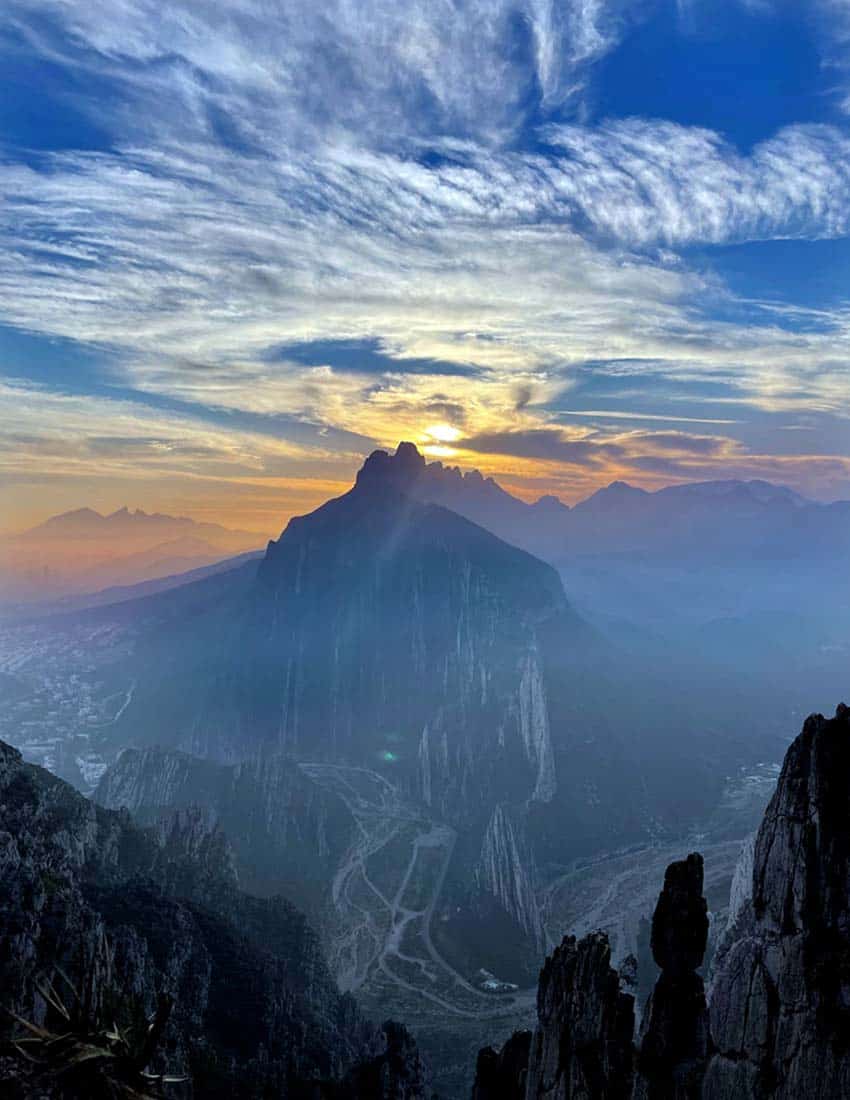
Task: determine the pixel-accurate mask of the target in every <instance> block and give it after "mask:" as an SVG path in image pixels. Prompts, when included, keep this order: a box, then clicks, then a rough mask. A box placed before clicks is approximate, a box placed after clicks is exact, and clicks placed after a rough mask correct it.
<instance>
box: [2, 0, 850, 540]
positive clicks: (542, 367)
mask: <svg viewBox="0 0 850 1100" xmlns="http://www.w3.org/2000/svg"><path fill="white" fill-rule="evenodd" d="M0 65H1V66H2V68H0V71H2V73H3V76H2V81H3V85H4V88H3V94H2V96H0V195H2V204H0V529H8V530H17V529H22V528H24V527H26V526H29V525H31V524H32V523H35V522H38V521H40V520H41V519H44V518H45V517H46V516H48V515H50V514H53V513H55V512H58V511H63V510H66V509H70V508H76V507H81V506H83V505H88V506H91V507H96V508H99V509H100V510H102V511H108V510H111V509H113V508H117V507H119V506H121V505H125V504H126V505H129V506H130V507H143V508H146V509H147V510H160V511H168V512H177V513H180V514H188V515H192V516H195V517H196V518H198V519H203V520H216V521H218V522H223V523H226V524H228V525H230V526H238V527H242V528H248V529H251V530H256V531H258V532H264V533H276V532H277V531H279V530H280V528H281V527H282V525H283V522H284V521H285V519H286V518H287V517H288V516H289V515H291V514H293V513H300V512H304V511H307V510H309V509H310V508H312V507H314V506H315V505H316V504H318V503H320V502H321V501H322V500H324V499H326V498H327V497H328V496H329V495H332V494H334V493H336V492H338V491H340V490H341V489H343V488H345V487H346V486H347V485H348V484H349V483H350V481H351V477H352V475H353V473H354V472H355V470H356V469H357V467H358V466H359V464H360V463H361V461H362V458H363V456H364V455H365V454H367V453H368V452H369V451H370V450H372V449H373V448H375V447H378V446H383V447H392V446H394V445H395V443H396V442H397V441H398V440H400V439H411V440H413V441H414V442H416V443H417V444H419V445H420V447H421V448H422V449H423V450H424V451H425V452H426V454H428V455H430V456H431V457H432V458H439V459H441V460H442V461H444V462H447V463H449V464H452V465H454V464H458V465H460V466H462V467H463V468H472V467H475V468H478V469H481V470H482V471H483V472H485V473H488V474H493V475H494V476H496V477H497V479H498V480H499V481H500V482H501V483H502V484H503V485H505V486H506V487H507V488H509V489H511V490H512V491H514V492H516V493H518V494H519V495H521V496H523V497H524V498H526V499H534V498H535V497H537V496H539V495H540V494H542V493H555V494H557V495H559V496H560V497H561V498H562V499H563V500H565V501H567V502H572V501H575V500H577V499H580V498H582V497H584V496H587V495H588V494H589V493H590V492H592V491H593V490H594V489H596V488H599V487H600V486H602V485H604V484H607V483H608V482H610V481H612V480H615V479H622V480H627V481H629V482H631V483H633V484H636V485H642V486H644V487H646V488H649V489H652V488H657V487H660V486H662V485H666V484H673V483H677V482H681V481H694V480H708V479H714V478H727V477H734V478H754V477H757V478H766V479H768V480H772V481H776V482H781V483H783V484H787V485H790V486H792V487H794V488H795V489H797V490H798V491H801V492H804V493H806V494H808V495H811V496H813V497H817V498H819V499H824V500H830V499H837V498H841V497H850V421H848V405H850V401H848V399H850V239H848V238H849V237H850V0H805V2H791V0H788V2H781V0H711V2H709V0H678V2H676V0H557V2H556V0H513V2H506V0H322V2H321V3H317V2H316V0H284V2H279V0H229V2H228V3H221V2H211V0H185V2H184V0H170V2H169V3H168V4H164V5H163V4H160V3H156V2H154V0H6V4H5V5H4V20H3V24H2V26H0Z"/></svg>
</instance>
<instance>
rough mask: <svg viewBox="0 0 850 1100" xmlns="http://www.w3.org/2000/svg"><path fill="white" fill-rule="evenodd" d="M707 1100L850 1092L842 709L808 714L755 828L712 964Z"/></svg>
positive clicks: (848, 806) (847, 724) (846, 724)
mask: <svg viewBox="0 0 850 1100" xmlns="http://www.w3.org/2000/svg"><path fill="white" fill-rule="evenodd" d="M711 1028H712V1035H713V1038H714V1042H715V1044H716V1046H717V1048H718V1053H717V1055H716V1056H715V1057H714V1058H713V1059H712V1061H711V1064H710V1066H709V1070H708V1075H707V1078H706V1083H705V1090H704V1095H705V1097H706V1100H727V1098H732V1097H735V1098H738V1097H740V1098H747V1097H752V1098H753V1100H756V1098H757V1100H792V1098H796V1097H803V1096H812V1097H814V1096H822V1097H841V1096H848V1095H850V1044H848V1039H847V1037H848V1035H849V1034H850V710H848V708H847V707H844V706H840V707H839V708H838V711H837V713H836V715H835V717H834V718H833V719H825V718H823V717H822V716H820V715H814V716H812V717H811V718H809V719H808V720H807V721H806V724H805V726H804V727H803V731H802V733H801V734H800V735H799V737H798V738H797V739H796V741H795V742H794V743H793V744H792V746H791V748H790V749H789V750H788V753H787V755H786V758H785V763H784V766H783V769H782V773H781V775H780V778H779V783H778V785H777V788H776V792H775V794H774V796H773V798H772V799H771V802H770V804H769V806H768V808H767V811H766V813H765V816H764V821H763V822H762V825H761V828H760V829H759V832H758V836H757V838H756V842H755V849H754V852H753V860H752V889H751V900H746V899H744V900H743V902H742V903H741V905H740V907H739V913H738V918H737V922H736V924H735V926H734V927H733V928H732V929H731V930H730V933H729V936H728V937H727V940H726V942H725V943H724V945H723V947H722V948H721V954H720V958H719V959H718V961H717V963H716V965H715V972H714V981H713V986H712V996H711Z"/></svg>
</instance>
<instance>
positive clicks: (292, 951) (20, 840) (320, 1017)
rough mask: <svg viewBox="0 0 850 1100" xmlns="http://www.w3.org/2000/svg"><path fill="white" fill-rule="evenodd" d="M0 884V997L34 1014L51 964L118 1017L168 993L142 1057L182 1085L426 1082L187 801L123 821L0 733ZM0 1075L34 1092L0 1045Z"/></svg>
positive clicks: (350, 1097) (301, 1093)
mask: <svg viewBox="0 0 850 1100" xmlns="http://www.w3.org/2000/svg"><path fill="white" fill-rule="evenodd" d="M0 896H2V898H3V904H2V905H0V990H2V991H3V1000H4V1002H5V1007H6V1008H8V1009H11V1010H12V1011H14V1012H16V1013H18V1014H19V1015H20V1016H22V1017H24V1018H27V1019H31V1020H34V1021H36V1022H42V1021H44V1019H45V1016H46V1014H47V1006H46V1004H45V1001H44V1000H43V998H42V997H41V996H40V994H39V993H38V992H37V990H36V982H37V979H38V977H39V975H41V974H51V973H54V972H55V969H56V968H57V967H61V968H62V969H63V970H64V971H65V972H66V973H67V974H68V975H70V977H71V979H72V980H73V981H74V983H75V984H77V985H78V986H80V987H82V986H83V984H84V982H86V983H88V984H89V985H90V987H91V990H92V994H93V1000H94V1001H98V1002H101V1007H102V1008H103V1009H104V1010H105V1009H106V1007H107V1006H108V1005H114V1006H116V1012H117V1013H118V1014H119V1015H120V1016H122V1017H123V1019H121V1020H119V1021H117V1022H118V1023H119V1025H120V1026H125V1025H126V1024H127V1023H128V1022H131V1021H132V1019H136V1018H138V1017H139V1014H141V1013H144V1014H146V1015H147V1014H151V1013H152V1012H153V1011H154V1009H155V1007H156V1005H157V1002H158V999H159V997H160V995H161V994H167V995H168V996H169V997H171V998H173V1000H174V1008H173V1011H172V1013H171V1017H170V1020H169V1022H168V1025H167V1031H166V1033H165V1037H164V1044H163V1047H162V1053H161V1055H160V1058H161V1062H159V1063H156V1062H155V1063H154V1064H153V1066H152V1068H154V1069H157V1070H161V1069H162V1068H163V1067H164V1066H167V1068H168V1070H169V1071H170V1072H175V1073H184V1072H185V1073H186V1074H188V1076H189V1077H190V1079H191V1084H190V1085H186V1086H182V1093H183V1095H184V1096H197V1097H201V1096H203V1097H245V1098H246V1100H247V1098H249V1097H251V1098H255V1097H258V1096H275V1097H291V1098H293V1100H294V1098H302V1097H303V1098H305V1100H306V1098H310V1100H317V1098H325V1097H328V1098H339V1100H367V1098H368V1100H372V1098H373V1097H375V1096H380V1097H382V1098H385V1100H419V1098H424V1096H425V1095H426V1093H425V1089H424V1085H423V1073H422V1066H421V1063H420V1062H419V1059H418V1055H417V1054H416V1051H415V1047H414V1046H413V1045H412V1043H411V1041H410V1040H409V1038H408V1037H407V1036H406V1035H405V1034H404V1032H403V1030H399V1029H398V1028H397V1027H395V1026H390V1025H387V1027H386V1028H385V1029H384V1031H383V1032H381V1031H380V1030H379V1029H376V1028H374V1027H373V1026H372V1025H370V1024H368V1023H366V1022H365V1021H364V1020H363V1018H362V1017H361V1016H360V1015H359V1013H358V1011H357V1008H356V1005H355V1004H354V1001H353V1000H352V999H351V998H350V997H347V996H343V995H341V994H340V993H339V992H338V990H337V989H336V987H335V985H334V983H333V981H332V980H331V977H330V975H329V973H328V971H327V968H326V966H325V964H324V961H323V959H322V956H321V953H320V951H319V945H318V941H317V938H316V936H315V935H314V933H313V932H312V930H311V929H310V927H309V925H308V924H307V922H306V920H305V918H304V917H303V916H302V915H301V914H300V913H299V912H298V911H297V910H295V909H294V908H293V907H292V906H291V905H290V904H288V903H287V902H285V901H283V900H282V899H280V898H268V899H258V898H254V897H251V896H249V895H247V894H244V893H242V892H241V891H240V890H239V889H238V887H237V884H236V881H235V877H234V875H233V870H232V859H231V856H230V853H229V849H228V845H227V842H226V841H225V839H224V837H223V835H222V834H221V833H220V832H218V831H217V830H215V829H213V830H210V828H209V826H208V823H207V822H206V821H204V820H203V818H202V817H200V816H199V815H198V814H193V813H188V812H187V813H184V814H181V815H178V816H176V817H175V818H173V819H172V820H171V822H170V823H169V825H168V826H167V827H162V828H160V829H159V830H145V829H141V828H138V827H136V826H135V825H133V824H131V822H130V820H129V817H128V815H127V814H126V813H116V812H112V811H108V810H105V809H102V808H100V807H98V806H96V805H94V804H93V803H91V802H88V801H87V800H86V799H84V798H82V797H81V796H80V795H78V794H77V793H76V792H74V791H73V790H72V789H71V788H70V787H68V786H67V785H66V784H65V783H63V782H62V781H60V780H57V779H55V778H54V777H53V776H51V775H50V774H49V773H47V772H44V771H42V770H41V769H39V768H36V767H33V766H31V765H27V764H24V763H23V762H22V760H21V757H20V755H19V753H17V752H16V751H15V750H14V749H11V748H10V747H8V746H7V745H5V744H3V743H2V742H0ZM92 975H94V976H95V977H94V979H93V980H92ZM4 1026H6V1025H5V1024H4ZM0 1072H2V1073H3V1075H4V1080H3V1088H4V1090H6V1092H8V1093H12V1090H13V1089H15V1090H17V1092H18V1094H19V1095H34V1094H36V1085H35V1084H34V1083H33V1082H32V1081H31V1077H30V1074H31V1072H32V1069H31V1067H30V1068H29V1069H28V1070H26V1071H24V1070H22V1069H21V1068H20V1064H16V1063H15V1062H13V1061H11V1060H10V1059H8V1058H6V1059H4V1060H3V1062H2V1067H0ZM376 1081H377V1082H379V1083H380V1088H381V1090H382V1091H375V1088H374V1087H373V1086H374V1083H375V1082H376ZM4 1094H5V1093H4ZM71 1095H73V1093H72V1094H71Z"/></svg>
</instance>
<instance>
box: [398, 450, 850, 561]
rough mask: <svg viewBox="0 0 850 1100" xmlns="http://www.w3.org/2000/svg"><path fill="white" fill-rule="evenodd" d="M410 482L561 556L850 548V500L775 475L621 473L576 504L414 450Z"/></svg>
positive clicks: (732, 557)
mask: <svg viewBox="0 0 850 1100" xmlns="http://www.w3.org/2000/svg"><path fill="white" fill-rule="evenodd" d="M409 475H410V477H409V481H410V486H411V487H410V491H411V492H412V493H413V494H414V495H415V496H417V497H418V498H419V499H421V500H426V501H430V502H433V503H435V504H441V505H443V507H445V508H450V509H451V510H452V511H454V512H457V513H459V514H460V515H463V516H466V517H467V519H471V520H473V521H474V522H475V523H479V524H481V526H482V527H486V528H487V529H488V530H490V531H492V532H493V533H494V534H497V535H498V536H499V537H500V538H503V539H505V540H506V541H508V542H512V543H514V545H517V546H520V547H522V548H523V549H525V550H528V551H530V552H531V553H534V554H537V555H539V556H541V557H543V558H545V559H546V560H547V561H551V562H553V563H554V564H560V563H562V562H565V561H570V560H573V559H575V558H577V557H580V556H583V555H590V554H592V555H600V554H601V555H608V554H635V553H639V554H644V555H648V556H651V557H653V558H656V559H658V558H663V559H666V560H679V559H681V557H682V555H689V556H692V557H698V558H700V559H701V560H709V559H711V560H714V561H721V560H722V561H736V560H740V559H741V558H748V557H751V556H752V555H757V556H759V557H763V558H767V559H784V560H793V559H795V558H797V557H800V556H801V555H802V556H808V555H810V554H812V553H813V552H818V553H821V554H823V555H825V556H835V555H837V554H845V555H846V554H847V553H848V551H850V501H838V502H835V503H832V504H822V503H819V502H817V501H813V500H809V499H808V498H806V497H804V496H801V495H800V494H799V493H795V492H794V491H793V490H792V489H789V488H787V487H786V486H783V485H773V484H771V483H770V482H767V481H736V480H728V481H705V482H691V483H688V484H684V485H671V486H668V487H667V488H664V489H659V490H657V491H655V492H648V491H646V490H645V489H639V488H636V487H635V486H633V485H629V484H627V483H626V482H623V481H614V482H612V483H611V484H610V485H608V486H607V487H605V488H603V489H599V490H598V491H597V492H595V493H593V494H592V496H590V497H588V498H587V499H586V500H583V501H581V502H579V503H578V504H576V505H574V506H573V507H572V508H570V507H569V506H568V505H566V504H564V503H562V502H561V501H560V500H558V499H557V498H556V497H553V496H543V497H541V498H540V499H539V500H537V501H535V502H534V503H533V504H528V503H526V502H525V501H523V500H520V499H519V498H517V497H515V496H513V495H512V494H511V493H508V492H506V491H505V490H504V489H503V488H502V487H501V486H500V485H498V484H497V483H496V482H495V481H494V480H493V479H492V478H484V477H482V475H481V474H480V473H478V472H477V471H474V470H473V471H471V472H469V473H466V474H464V473H462V472H461V471H460V470H459V469H458V468H457V467H449V466H444V465H443V464H442V463H441V462H432V463H427V462H426V461H425V459H424V458H423V457H422V456H421V455H418V453H417V454H416V455H415V456H414V455H411V458H410V463H409Z"/></svg>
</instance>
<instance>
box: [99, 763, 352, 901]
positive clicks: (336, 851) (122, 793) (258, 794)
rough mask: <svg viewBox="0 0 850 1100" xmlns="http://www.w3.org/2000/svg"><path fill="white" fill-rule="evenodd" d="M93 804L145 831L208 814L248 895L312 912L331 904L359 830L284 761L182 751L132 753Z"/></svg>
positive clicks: (332, 799) (338, 803)
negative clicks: (188, 813)
mask: <svg viewBox="0 0 850 1100" xmlns="http://www.w3.org/2000/svg"><path fill="white" fill-rule="evenodd" d="M94 799H95V801H96V802H98V803H99V804H100V805H101V806H106V807H107V808H108V809H114V810H117V809H121V808H125V809H127V810H129V811H130V813H131V814H132V815H133V819H134V821H136V822H137V823H138V824H141V825H155V824H157V823H158V822H159V820H160V819H161V818H162V817H163V816H169V815H171V814H173V813H174V812H175V811H177V810H188V809H191V808H192V807H201V808H203V809H204V811H205V812H206V816H207V818H208V820H209V821H210V822H211V823H214V824H215V825H216V826H217V827H218V828H220V829H221V830H222V832H224V833H225V834H226V836H227V839H228V841H229V842H230V844H231V846H232V848H233V852H234V856H235V858H236V861H237V867H238V872H239V881H240V884H241V886H242V888H243V889H245V890H248V891H250V892H251V893H257V894H261V895H266V894H270V893H283V894H285V895H286V896H290V895H292V896H291V899H290V900H295V901H297V904H298V905H299V906H301V907H304V908H307V909H308V910H309V911H310V912H311V913H313V912H315V911H316V910H317V909H318V908H319V907H320V905H321V904H322V903H323V902H324V901H325V900H326V894H327V888H328V884H329V882H330V879H331V877H332V875H333V872H334V870H335V869H336V866H337V862H338V860H339V859H340V857H341V855H342V854H343V853H344V852H345V851H346V849H347V848H348V846H349V844H350V843H351V839H352V833H353V831H354V828H355V825H354V821H353V819H352V817H351V814H350V813H349V811H348V810H347V808H346V806H345V805H344V803H343V802H342V800H341V799H339V798H338V797H336V796H335V795H334V794H333V793H331V792H328V791H326V790H324V789H322V788H321V787H319V786H318V785H317V784H316V783H314V782H313V781H312V780H311V779H310V778H309V777H308V776H307V775H305V774H304V773H303V772H302V771H301V769H300V768H299V767H298V765H297V763H296V762H295V761H294V760H292V759H289V758H287V757H284V756H280V755H275V756H269V757H266V758H264V759H263V760H261V761H260V760H256V759H252V760H245V761H242V762H241V763H238V764H229V765H228V764H218V763H216V762H215V761H213V760H200V759H198V758H197V757H192V756H188V755H187V754H185V753H182V752H178V751H176V750H172V751H169V750H166V749H161V748H145V749H126V750H125V751H124V752H123V753H122V754H121V756H120V758H119V760H118V761H117V762H116V763H115V764H114V765H113V766H112V767H111V768H109V769H108V770H107V771H106V773H105V774H104V776H103V778H102V779H101V781H100V783H99V785H98V787H97V790H96V791H95V794H94Z"/></svg>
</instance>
